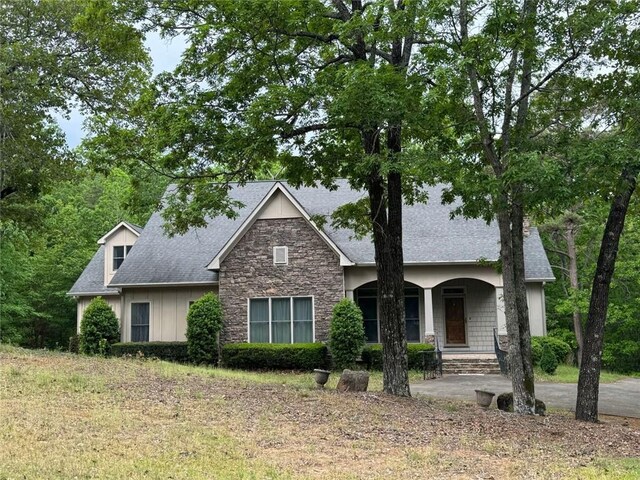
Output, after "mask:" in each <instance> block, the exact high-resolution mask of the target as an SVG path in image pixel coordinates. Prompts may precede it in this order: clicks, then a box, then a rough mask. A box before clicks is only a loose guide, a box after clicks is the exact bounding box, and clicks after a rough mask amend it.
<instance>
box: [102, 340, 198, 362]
mask: <svg viewBox="0 0 640 480" xmlns="http://www.w3.org/2000/svg"><path fill="white" fill-rule="evenodd" d="M111 355H113V356H114V357H122V356H123V355H132V356H134V357H135V356H137V355H142V356H144V357H151V358H159V359H161V360H169V361H172V362H184V363H186V362H189V354H188V353H187V342H130V343H114V344H113V345H111Z"/></svg>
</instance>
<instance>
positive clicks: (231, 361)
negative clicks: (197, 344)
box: [222, 343, 328, 370]
mask: <svg viewBox="0 0 640 480" xmlns="http://www.w3.org/2000/svg"><path fill="white" fill-rule="evenodd" d="M327 352H328V350H327V347H326V346H325V345H323V344H322V343H292V344H284V343H282V344H280V343H226V344H225V345H224V346H223V347H222V364H223V365H224V366H225V367H228V368H240V369H244V370H313V369H316V368H326V367H327V366H328V355H327Z"/></svg>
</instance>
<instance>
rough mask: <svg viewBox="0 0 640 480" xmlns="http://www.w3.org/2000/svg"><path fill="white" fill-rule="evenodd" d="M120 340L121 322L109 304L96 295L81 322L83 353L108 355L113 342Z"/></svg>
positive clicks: (81, 348)
mask: <svg viewBox="0 0 640 480" xmlns="http://www.w3.org/2000/svg"><path fill="white" fill-rule="evenodd" d="M118 340H120V322H118V318H117V317H116V314H115V313H113V310H111V307H110V306H109V304H108V303H107V302H106V301H105V299H104V298H102V297H96V298H94V299H93V300H91V302H90V303H89V305H88V306H87V308H86V310H85V311H84V315H82V321H81V323H80V343H79V345H80V346H79V348H80V352H81V353H85V354H89V355H96V354H98V355H106V354H108V353H109V348H110V345H111V344H112V343H116V342H117V341H118Z"/></svg>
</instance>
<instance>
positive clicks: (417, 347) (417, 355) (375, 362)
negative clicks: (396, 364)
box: [362, 343, 435, 370]
mask: <svg viewBox="0 0 640 480" xmlns="http://www.w3.org/2000/svg"><path fill="white" fill-rule="evenodd" d="M433 350H435V347H434V346H433V345H431V344H429V343H409V344H407V356H408V361H409V370H422V362H423V353H422V352H425V351H427V352H429V351H433ZM362 360H363V361H364V362H365V363H366V364H367V368H369V369H370V370H382V345H380V344H375V345H369V346H367V347H365V348H364V350H363V351H362Z"/></svg>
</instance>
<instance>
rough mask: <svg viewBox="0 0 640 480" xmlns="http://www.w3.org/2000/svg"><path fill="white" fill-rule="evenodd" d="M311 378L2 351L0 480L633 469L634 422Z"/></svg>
mask: <svg viewBox="0 0 640 480" xmlns="http://www.w3.org/2000/svg"><path fill="white" fill-rule="evenodd" d="M334 381H335V380H334ZM373 383H374V387H376V388H379V384H377V383H379V382H378V380H376V379H375V378H374V382H373ZM312 387H313V381H312V380H311V377H310V376H309V375H287V374H255V373H241V372H229V371H224V370H212V369H202V368H192V367H185V366H176V365H171V364H168V363H164V362H151V361H137V360H129V361H127V360H119V359H101V358H86V357H77V356H73V355H66V354H54V353H45V352H29V351H24V350H20V349H11V348H9V349H7V348H4V349H2V350H0V425H1V426H0V479H5V478H7V479H9V478H11V479H13V478H61V479H62V478H65V479H67V478H101V479H103V478H104V479H109V478H113V479H119V478H123V479H124V478H126V479H137V478H173V479H185V478H220V479H227V478H228V479H244V478H246V479H263V478H265V479H266V478H270V479H286V478H345V479H359V478H367V479H370V478H372V479H375V478H386V479H388V478H429V477H430V478H465V479H466V478H475V479H481V478H621V479H622V478H629V479H631V478H637V477H638V476H639V475H640V461H639V460H638V455H640V447H639V446H640V430H639V428H638V424H637V423H636V424H634V423H627V424H626V425H625V424H624V423H622V422H621V421H619V420H613V421H612V420H608V421H607V422H605V423H602V424H598V425H588V424H583V423H577V422H575V421H573V420H572V419H571V418H570V416H568V415H563V414H554V415H551V416H549V417H545V418H540V417H531V418H523V417H518V416H514V415H508V414H503V413H501V412H498V411H497V410H486V411H485V410H481V409H479V408H478V407H476V406H475V405H471V404H466V403H463V402H450V401H436V400H431V399H428V398H424V397H418V398H411V399H402V398H394V397H390V396H387V395H384V394H381V393H376V392H372V393H366V394H337V393H335V391H333V390H327V391H316V390H314V389H313V388H312Z"/></svg>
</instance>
